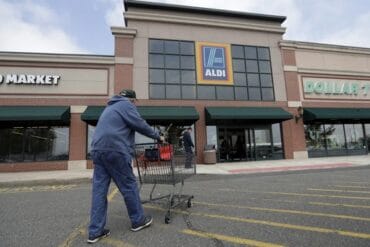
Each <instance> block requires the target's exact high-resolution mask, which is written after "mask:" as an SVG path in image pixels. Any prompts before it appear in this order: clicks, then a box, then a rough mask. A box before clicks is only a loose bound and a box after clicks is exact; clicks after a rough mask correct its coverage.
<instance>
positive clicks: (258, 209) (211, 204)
mask: <svg viewBox="0 0 370 247" xmlns="http://www.w3.org/2000/svg"><path fill="white" fill-rule="evenodd" d="M194 203H195V204H200V205H206V206H211V207H227V208H240V209H249V210H255V211H265V212H274V213H286V214H299V215H309V216H319V217H328V218H337V219H346V220H358V221H369V222H370V218H366V217H356V216H351V215H340V214H324V213H318V212H307V211H299V210H290V209H276V208H261V207H248V206H238V205H231V204H218V203H204V202H198V201H196V202H194Z"/></svg>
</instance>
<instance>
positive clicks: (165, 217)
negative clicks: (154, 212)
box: [164, 212, 171, 224]
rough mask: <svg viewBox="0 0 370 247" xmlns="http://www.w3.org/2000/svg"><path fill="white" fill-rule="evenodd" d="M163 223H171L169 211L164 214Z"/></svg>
mask: <svg viewBox="0 0 370 247" xmlns="http://www.w3.org/2000/svg"><path fill="white" fill-rule="evenodd" d="M164 223H166V224H169V223H171V217H170V212H167V213H166V216H164Z"/></svg>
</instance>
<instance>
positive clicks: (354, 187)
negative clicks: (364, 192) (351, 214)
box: [332, 185, 370, 189]
mask: <svg viewBox="0 0 370 247" xmlns="http://www.w3.org/2000/svg"><path fill="white" fill-rule="evenodd" d="M332 186H333V187H337V188H352V189H370V187H365V186H355V185H332Z"/></svg>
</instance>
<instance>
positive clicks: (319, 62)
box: [296, 50, 370, 75]
mask: <svg viewBox="0 0 370 247" xmlns="http://www.w3.org/2000/svg"><path fill="white" fill-rule="evenodd" d="M296 61H297V67H298V68H299V69H306V70H318V72H320V71H321V72H334V71H335V72H336V73H343V74H346V73H347V74H348V73H352V74H364V75H370V54H356V53H345V52H332V51H322V50H321V51H315V50H296Z"/></svg>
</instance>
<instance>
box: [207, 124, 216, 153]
mask: <svg viewBox="0 0 370 247" xmlns="http://www.w3.org/2000/svg"><path fill="white" fill-rule="evenodd" d="M207 145H211V146H214V147H215V148H216V149H217V127H216V126H207Z"/></svg>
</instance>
